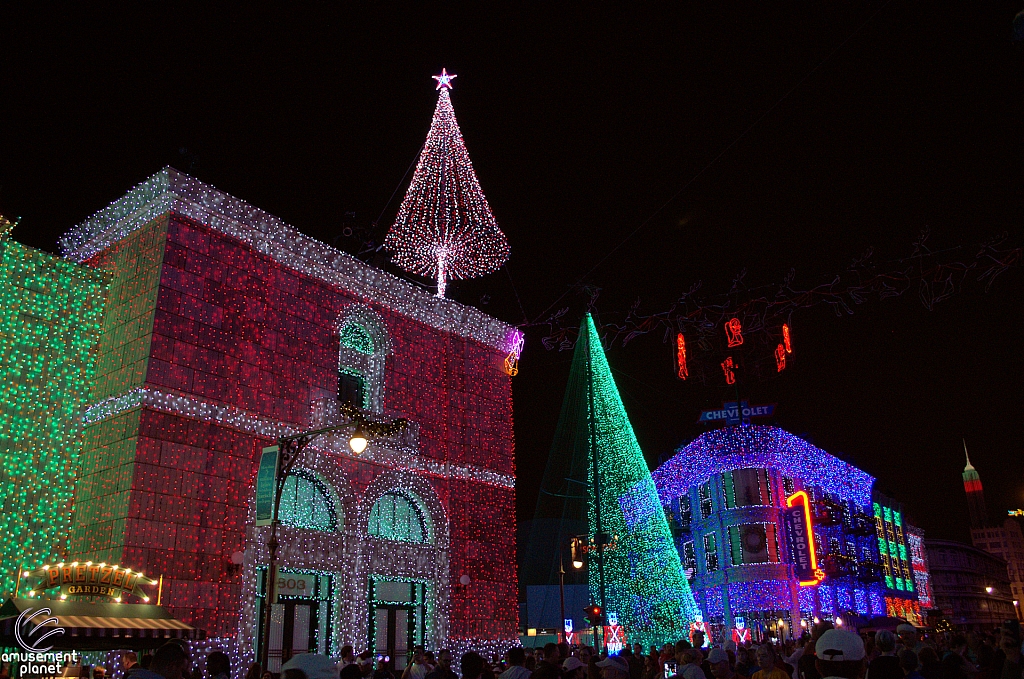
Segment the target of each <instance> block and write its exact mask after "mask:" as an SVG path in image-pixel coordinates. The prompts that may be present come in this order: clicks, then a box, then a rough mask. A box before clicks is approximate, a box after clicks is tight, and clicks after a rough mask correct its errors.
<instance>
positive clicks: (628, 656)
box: [619, 644, 644, 679]
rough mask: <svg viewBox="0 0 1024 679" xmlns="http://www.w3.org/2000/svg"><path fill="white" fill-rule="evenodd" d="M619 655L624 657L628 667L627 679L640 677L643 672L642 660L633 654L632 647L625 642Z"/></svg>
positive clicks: (638, 678)
mask: <svg viewBox="0 0 1024 679" xmlns="http://www.w3.org/2000/svg"><path fill="white" fill-rule="evenodd" d="M619 655H620V656H622V658H624V659H625V661H626V665H627V666H628V667H629V679H641V675H642V674H643V672H644V661H643V659H642V658H637V657H636V656H634V655H633V647H632V646H630V645H629V644H626V645H625V646H624V647H623V649H622V653H620V654H619Z"/></svg>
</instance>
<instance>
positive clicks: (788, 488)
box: [782, 476, 796, 497]
mask: <svg viewBox="0 0 1024 679" xmlns="http://www.w3.org/2000/svg"><path fill="white" fill-rule="evenodd" d="M782 490H783V491H785V493H786V497H789V496H790V495H792V494H793V493H795V492H796V481H794V480H793V479H791V478H790V477H788V476H783V477H782Z"/></svg>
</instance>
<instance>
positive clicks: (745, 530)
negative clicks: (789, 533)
mask: <svg viewBox="0 0 1024 679" xmlns="http://www.w3.org/2000/svg"><path fill="white" fill-rule="evenodd" d="M775 530H776V529H775V524H773V523H767V524H766V523H741V524H740V525H738V526H729V546H730V548H731V549H730V552H731V556H732V565H733V566H742V565H743V564H748V563H778V562H779V542H778V538H777V535H776V532H775Z"/></svg>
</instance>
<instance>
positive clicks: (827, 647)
mask: <svg viewBox="0 0 1024 679" xmlns="http://www.w3.org/2000/svg"><path fill="white" fill-rule="evenodd" d="M814 665H815V669H816V671H817V674H818V676H819V677H822V678H823V679H833V678H836V679H859V678H860V676H861V673H862V672H863V670H864V641H863V640H862V639H861V638H860V637H859V636H857V635H856V634H854V633H853V632H848V631H846V630H842V629H829V630H826V631H825V632H823V633H822V634H821V636H820V637H818V641H817V642H816V643H815V644H814Z"/></svg>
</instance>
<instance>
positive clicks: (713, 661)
mask: <svg viewBox="0 0 1024 679" xmlns="http://www.w3.org/2000/svg"><path fill="white" fill-rule="evenodd" d="M708 664H709V665H711V676H713V677H714V678H715V679H738V677H737V675H736V673H735V672H734V671H733V669H732V665H731V664H730V662H729V653H728V652H726V651H724V650H722V649H720V648H713V649H711V653H709V654H708Z"/></svg>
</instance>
